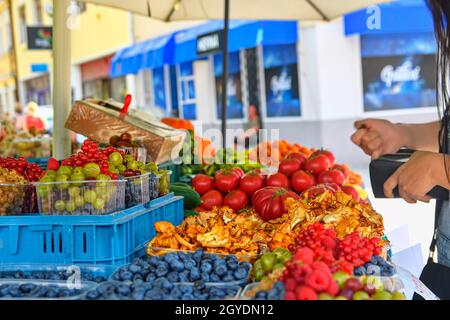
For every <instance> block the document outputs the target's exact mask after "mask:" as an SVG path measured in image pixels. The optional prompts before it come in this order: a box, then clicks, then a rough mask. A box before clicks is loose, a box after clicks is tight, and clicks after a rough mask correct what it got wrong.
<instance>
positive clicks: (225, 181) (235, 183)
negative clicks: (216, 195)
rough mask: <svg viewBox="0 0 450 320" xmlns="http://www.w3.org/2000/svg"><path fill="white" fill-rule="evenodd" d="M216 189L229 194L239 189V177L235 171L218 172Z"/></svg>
mask: <svg viewBox="0 0 450 320" xmlns="http://www.w3.org/2000/svg"><path fill="white" fill-rule="evenodd" d="M215 177H216V189H217V190H219V191H220V192H222V193H228V192H230V191H231V190H235V189H237V188H238V187H239V177H238V175H237V173H236V172H235V171H233V170H228V169H225V170H219V171H217V172H216V176H215Z"/></svg>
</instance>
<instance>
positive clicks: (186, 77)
mask: <svg viewBox="0 0 450 320" xmlns="http://www.w3.org/2000/svg"><path fill="white" fill-rule="evenodd" d="M179 86H180V88H179V90H180V106H181V115H182V117H183V118H184V119H187V120H196V119H197V105H196V95H195V77H194V69H193V63H192V62H184V63H181V64H180V65H179Z"/></svg>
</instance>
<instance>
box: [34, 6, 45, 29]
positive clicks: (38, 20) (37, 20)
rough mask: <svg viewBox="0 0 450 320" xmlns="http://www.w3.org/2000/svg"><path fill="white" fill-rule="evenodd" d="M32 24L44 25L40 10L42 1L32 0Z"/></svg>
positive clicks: (42, 14)
mask: <svg viewBox="0 0 450 320" xmlns="http://www.w3.org/2000/svg"><path fill="white" fill-rule="evenodd" d="M33 13H34V23H35V24H36V25H38V26H40V25H43V24H44V11H43V9H42V0H33Z"/></svg>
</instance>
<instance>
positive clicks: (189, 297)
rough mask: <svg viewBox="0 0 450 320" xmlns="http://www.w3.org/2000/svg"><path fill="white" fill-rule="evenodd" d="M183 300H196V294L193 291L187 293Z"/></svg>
mask: <svg viewBox="0 0 450 320" xmlns="http://www.w3.org/2000/svg"><path fill="white" fill-rule="evenodd" d="M181 300H194V296H193V294H192V293H185V294H183V296H182V297H181Z"/></svg>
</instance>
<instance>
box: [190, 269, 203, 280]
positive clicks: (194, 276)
mask: <svg viewBox="0 0 450 320" xmlns="http://www.w3.org/2000/svg"><path fill="white" fill-rule="evenodd" d="M189 279H190V281H192V282H194V281H197V280H200V279H201V276H200V270H199V269H198V268H192V269H191V271H190V276H189Z"/></svg>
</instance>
